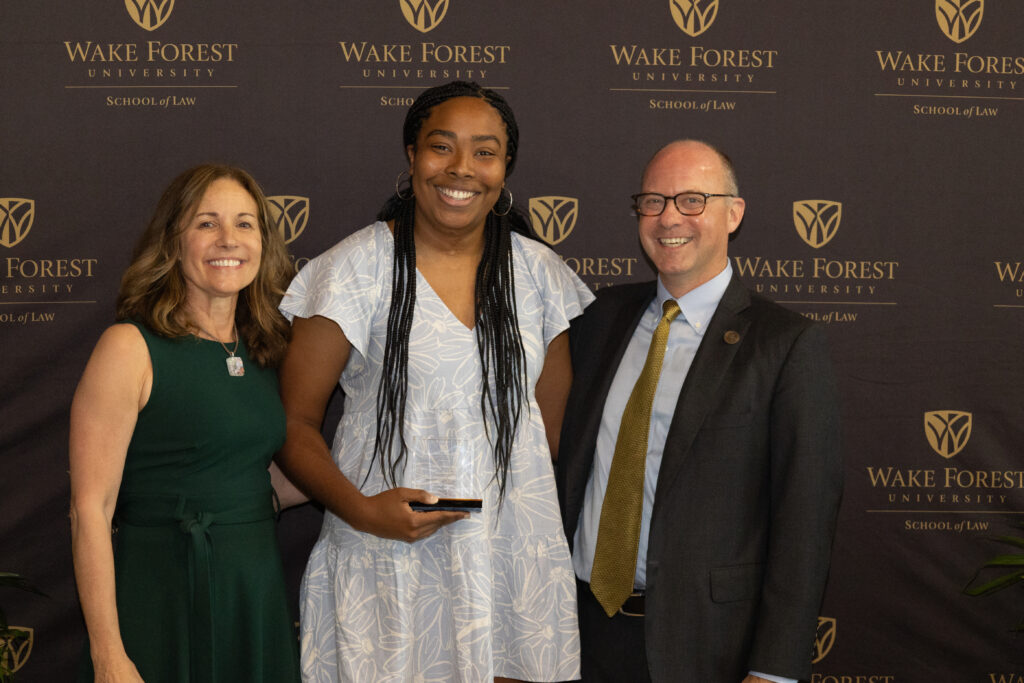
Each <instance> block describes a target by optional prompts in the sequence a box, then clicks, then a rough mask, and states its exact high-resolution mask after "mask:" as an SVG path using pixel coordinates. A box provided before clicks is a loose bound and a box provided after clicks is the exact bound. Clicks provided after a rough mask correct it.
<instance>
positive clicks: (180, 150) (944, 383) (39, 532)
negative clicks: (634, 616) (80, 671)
mask: <svg viewBox="0 0 1024 683" xmlns="http://www.w3.org/2000/svg"><path fill="white" fill-rule="evenodd" d="M139 4H142V5H143V10H144V11H143V12H141V13H140V12H139V11H138V10H137V9H135V7H137V5H136V4H135V3H133V2H132V1H131V0H129V2H127V3H122V2H118V1H117V0H107V1H105V2H89V3H84V2H59V3H39V2H29V1H26V0H5V1H4V2H3V3H2V4H0V222H2V231H0V335H2V336H0V340H2V346H0V353H2V369H0V385H2V390H0V397H2V398H0V411H2V413H0V415H2V417H0V430H2V436H0V448H2V452H0V458H2V459H0V571H13V572H18V573H20V574H23V575H25V576H27V577H29V578H31V579H32V580H33V581H34V582H35V583H36V584H37V585H38V586H39V587H41V588H42V589H43V590H44V591H45V592H46V593H47V594H48V595H49V597H47V598H41V597H38V596H33V595H28V594H21V593H16V592H13V591H10V590H9V589H4V590H2V591H0V605H2V607H3V608H4V610H5V611H6V613H7V615H8V617H9V619H10V621H11V623H13V624H17V625H21V626H24V627H26V628H30V629H32V630H33V640H32V642H31V645H30V646H29V645H25V646H24V647H23V648H22V649H21V650H20V651H19V654H18V666H19V667H20V671H19V672H18V674H17V678H18V680H24V681H58V680H68V679H69V677H70V671H71V670H72V667H73V663H74V661H75V659H76V658H77V656H78V654H79V651H80V647H81V641H82V637H83V628H82V622H81V616H80V613H79V611H78V606H77V601H76V597H75V592H74V583H73V576H72V569H71V558H70V548H69V533H68V521H67V505H68V502H67V501H68V477H67V446H66V443H67V418H68V405H69V402H70V398H71V395H72V392H73V390H74V386H75V383H76V382H77V379H78V377H79V375H80V373H81V371H82V368H83V367H84V364H85V361H86V358H87V357H88V354H89V352H90V350H91V348H92V346H93V344H94V343H95V341H96V339H97V338H98V336H99V334H100V332H101V331H102V330H103V329H104V327H105V326H107V325H108V324H110V323H111V322H112V315H113V301H114V296H115V293H116V289H117V283H118V280H119V277H120V274H121V272H122V270H123V269H124V268H125V266H126V265H127V261H128V255H129V252H130V249H131V246H132V245H133V243H134V241H135V239H136V237H137V236H138V235H139V234H140V232H141V230H142V228H143V226H144V224H145V222H146V221H147V219H148V217H149V214H150V212H151V211H152V209H153V207H154V205H155V203H156V200H157V198H158V196H159V193H160V192H161V191H162V189H163V187H164V186H165V185H166V184H167V183H168V182H169V181H170V179H171V178H172V177H173V176H174V175H176V174H177V173H178V172H180V171H181V170H183V169H184V168H186V167H188V166H190V165H193V164H195V163H198V162H201V161H207V160H222V161H227V162H230V163H235V164H239V165H242V166H244V167H245V168H247V169H249V170H250V171H251V172H252V173H253V174H254V175H255V176H256V177H257V178H258V179H259V180H260V181H261V183H262V184H263V185H264V187H265V189H266V190H267V193H268V195H271V196H273V197H274V201H275V202H276V203H277V205H278V207H279V211H278V214H277V215H278V216H279V217H280V228H281V230H282V231H283V232H284V233H285V235H286V237H287V238H288V239H289V242H290V244H289V247H290V249H291V251H292V254H293V255H294V257H295V258H296V260H297V261H299V262H300V264H301V262H304V261H305V260H306V259H308V258H310V257H312V256H314V255H316V254H317V253H319V252H321V251H322V250H324V249H325V248H326V247H328V246H329V245H331V244H333V243H334V242H336V241H337V240H338V239H340V238H342V237H344V236H345V235H347V234H349V233H351V232H352V231H354V230H356V229H358V228H360V227H362V226H363V225H366V224H367V223H369V222H370V221H371V219H372V217H373V216H374V215H375V213H376V210H377V209H378V207H379V206H380V204H381V203H382V202H383V200H384V199H385V198H386V196H387V195H388V194H389V193H390V192H391V190H392V184H393V182H394V178H395V176H396V175H397V174H398V172H399V171H401V170H402V169H403V168H405V166H406V164H405V161H404V158H403V151H402V145H401V135H400V128H401V121H402V118H403V116H404V113H405V109H406V107H407V106H408V103H409V102H410V101H411V98H412V97H415V95H416V94H417V93H418V92H420V91H421V90H422V89H423V88H425V87H428V86H431V85H436V84H440V83H443V82H446V81H448V80H451V79H453V78H468V79H472V80H476V81H478V82H480V83H482V84H484V85H486V86H489V87H492V88H496V89H499V90H500V91H501V92H502V93H503V94H504V95H505V96H506V97H507V98H508V100H509V101H510V102H511V103H512V105H513V107H514V109H515V111H516V113H517V116H518V118H519V120H520V123H521V127H522V149H521V157H520V161H519V165H518V167H517V169H516V173H515V174H514V175H513V176H512V177H511V179H510V181H509V187H510V189H511V190H512V191H513V192H514V194H515V197H516V201H517V202H518V203H519V204H520V205H521V206H522V207H523V208H524V209H528V210H529V211H530V213H531V217H532V218H533V221H534V226H535V228H536V229H537V230H538V232H539V233H543V235H544V237H545V239H547V241H549V242H550V243H552V244H553V247H554V249H555V250H556V251H558V253H559V254H561V255H562V256H563V258H565V259H566V261H567V262H568V263H569V264H570V265H571V266H572V267H573V268H574V269H576V270H577V272H579V273H580V275H581V276H582V278H583V279H584V281H586V282H587V283H588V284H589V285H591V286H592V287H595V288H597V287H603V286H606V285H609V284H614V283H620V282H628V281H634V280H640V279H647V278H650V277H651V272H650V270H649V269H648V267H647V266H646V264H645V263H644V262H643V260H642V259H641V258H640V250H639V247H638V245H637V241H636V237H635V222H634V220H633V219H632V218H631V217H630V211H629V199H628V197H629V195H630V194H631V193H633V192H635V191H636V190H637V185H638V178H639V173H640V171H641V168H642V166H643V164H644V163H645V162H646V160H647V159H648V158H649V156H650V155H651V154H652V153H653V152H654V151H655V150H656V149H657V148H658V147H660V146H661V145H662V144H663V143H664V142H666V141H668V140H671V139H674V138H678V137H697V138H705V139H708V140H710V141H713V142H716V143H718V144H719V145H720V146H721V147H723V148H724V149H725V150H727V151H728V152H729V153H730V154H731V155H732V157H733V159H734V161H735V164H736V166H737V169H738V171H739V176H740V185H741V191H742V194H743V196H744V197H745V198H746V199H747V207H748V208H747V216H746V220H745V223H744V226H743V228H742V231H741V232H742V234H741V235H740V237H739V239H738V240H737V241H735V242H734V243H733V244H732V246H731V253H732V255H733V259H734V261H733V265H734V267H735V268H737V269H738V271H739V272H740V273H741V274H742V277H743V279H744V280H745V281H746V282H747V283H748V284H749V285H750V286H752V287H754V288H756V289H757V290H759V291H763V292H765V293H767V294H768V295H769V296H771V297H773V298H775V299H776V300H778V301H780V302H782V303H784V304H785V305H787V306H790V307H792V308H794V309H796V310H798V311H800V312H802V313H804V314H805V315H808V316H810V317H812V318H815V319H817V320H820V321H822V323H823V324H826V325H827V326H828V331H829V334H830V337H831V340H832V346H833V355H834V359H835V365H836V368H837V371H838V375H839V380H840V383H841V390H842V397H843V416H844V425H845V462H846V477H847V487H846V495H845V498H844V501H843V506H842V510H841V513H840V520H839V529H838V535H837V538H836V543H835V551H834V558H833V569H832V575H831V579H830V583H829V588H828V592H827V595H826V600H825V604H824V606H823V608H822V620H821V628H820V630H819V636H820V638H819V643H818V646H819V647H818V651H817V652H816V653H808V655H809V656H813V657H815V658H816V659H817V663H816V664H815V671H816V674H815V681H818V682H819V683H853V682H854V681H858V682H860V683H882V682H886V683H889V682H891V681H932V680H941V681H978V682H983V681H984V682H986V683H990V682H993V681H999V682H1002V681H1008V682H1012V683H1020V681H1022V680H1024V640H1022V638H1021V637H1020V636H1014V635H1013V634H1012V633H1011V632H1010V629H1011V628H1012V627H1013V626H1014V625H1015V624H1016V623H1018V621H1019V620H1020V619H1022V618H1024V599H1022V590H1021V587H1020V586H1017V587H1014V588H1012V589H1009V590H1007V591H1003V592H1001V593H996V594H993V595H991V596H988V597H979V598H975V597H968V596H965V595H964V594H963V593H962V589H963V588H964V586H965V585H966V584H967V583H968V582H969V581H970V579H971V578H972V577H973V576H974V574H975V571H976V570H977V569H978V568H979V567H980V566H981V565H983V564H984V563H985V562H986V560H987V559H988V558H990V557H992V556H995V555H996V554H999V553H1000V552H1003V550H1001V549H1000V548H1001V546H1000V545H999V544H998V543H995V542H993V541H991V540H988V537H991V536H998V535H1008V534H1013V533H1016V534H1017V535H1018V536H1019V535H1022V532H1021V530H1020V529H1016V528H1015V527H1014V526H1012V525H1013V524H1015V523H1019V522H1020V521H1022V520H1024V460H1022V458H1021V454H1020V452H1021V444H1022V442H1024V439H1022V431H1024V427H1022V425H1024V407H1022V401H1021V387H1022V379H1024V368H1022V361H1021V358H1022V356H1024V353H1022V352H1024V348H1022V347H1024V343H1022V335H1021V332H1022V320H1024V263H1022V262H1024V243H1022V239H1021V237H1020V232H1021V227H1022V225H1021V208H1022V201H1021V177H1022V175H1024V174H1022V171H1024V162H1022V160H1021V156H1022V152H1024V142H1022V135H1021V122H1022V100H1024V48H1022V47H1021V40H1020V35H1021V31H1022V29H1024V3H1021V2H1012V1H1008V0H986V1H984V2H983V1H982V0H903V1H900V2H894V1H893V0H861V1H860V2H772V3H768V2H757V1H755V0H711V1H707V0H705V1H704V2H701V3H699V5H698V8H697V12H698V14H696V15H695V14H692V10H693V8H692V7H690V3H689V2H686V1H684V0H671V1H669V0H639V1H636V2H631V3H624V2H614V3H613V2H605V1H593V0H591V1H590V2H582V1H580V0H572V1H568V2H541V1H539V0H518V1H516V2H512V1H508V0H505V1H501V0H479V1H477V2H460V1H458V0H387V2H381V1H378V0H373V1H371V0H350V1H348V2H338V1H334V2H326V1H323V0H314V1H311V2H304V3H286V2H270V1H267V0H253V1H250V2H239V1H236V0H207V1H205V2H188V1H187V0H179V1H178V2H177V3H175V2H174V0H162V1H154V0H149V1H148V2H140V3H139ZM686 12H690V13H691V16H690V21H689V22H688V23H687V22H686V21H685V20H684V18H683V13H686ZM949 17H951V18H952V19H949ZM677 18H679V21H677ZM318 526H319V513H318V512H317V510H316V509H315V508H313V507H312V506H310V505H307V506H303V507H302V508H298V509H296V510H292V511H289V512H287V513H285V514H284V516H283V518H282V524H281V537H282V542H283V544H284V547H285V555H286V561H287V564H288V566H289V572H290V574H291V576H292V582H293V589H296V588H295V586H297V577H298V575H299V573H300V572H301V568H302V565H303V562H304V561H305V557H306V553H307V552H308V549H309V547H310V545H311V543H312V541H313V539H314V538H315V536H316V533H317V531H318ZM1004 550H1005V551H1009V550H1010V548H1009V546H1006V547H1005V549H1004ZM998 573H999V572H996V575H998ZM296 590H297V589H296ZM30 648H31V649H30ZM858 676H860V677H862V678H857V677H858Z"/></svg>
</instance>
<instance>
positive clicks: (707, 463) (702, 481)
mask: <svg viewBox="0 0 1024 683" xmlns="http://www.w3.org/2000/svg"><path fill="white" fill-rule="evenodd" d="M655 292H656V287H655V283H653V282H649V283H643V284H635V285H623V286H618V287H611V288H608V289H602V290H598V293H597V300H596V301H595V302H594V303H593V304H591V305H590V306H589V307H588V308H587V310H586V312H585V313H584V315H583V316H581V317H580V318H577V319H576V321H574V323H573V328H572V331H571V341H572V352H573V367H574V372H575V379H574V381H573V386H572V391H571V392H570V396H569V401H568V406H567V408H566V414H565V420H564V422H563V429H562V436H561V445H560V449H559V458H558V466H557V468H558V470H557V477H558V485H559V494H558V495H559V502H560V503H561V505H562V514H563V516H564V524H565V533H566V536H567V538H568V539H569V543H570V544H572V542H573V537H574V535H575V533H576V526H577V524H578V522H579V515H580V509H581V507H582V505H583V496H584V492H585V489H586V484H587V479H588V477H589V474H590V471H591V468H592V465H593V458H594V447H595V442H596V439H597V431H598V425H599V424H600V421H601V412H602V410H603V409H604V403H605V398H606V397H607V395H608V388H609V386H610V385H611V382H612V379H613V377H614V375H615V372H616V369H617V368H618V365H619V361H620V359H621V358H622V354H623V352H624V351H625V349H626V346H627V344H628V343H629V339H630V337H631V335H632V334H633V331H634V329H635V328H636V326H637V324H638V322H639V320H640V317H641V315H642V314H643V311H644V309H645V308H646V307H647V305H648V304H649V303H650V301H651V299H652V298H653V297H654V296H655ZM733 333H735V334H733ZM841 488H842V466H841V453H840V429H839V419H838V401H837V398H836V392H835V384H834V380H833V376H832V372H831V366H830V363H829V358H828V349H827V341H826V338H825V335H824V333H823V331H822V329H821V328H820V327H819V326H817V325H814V324H812V323H811V322H810V321H809V320H807V319H806V318H805V317H804V316H801V315H799V314H797V313H794V312H792V311H789V310H786V309H784V308H782V307H780V306H778V305H776V304H774V303H772V302H771V301H769V300H767V299H765V298H763V297H760V296H758V295H755V294H751V293H750V292H748V291H747V289H746V288H745V287H744V286H743V285H742V284H741V283H740V281H739V279H737V278H736V277H735V276H734V277H733V279H732V281H731V282H730V284H729V287H728V289H727V290H726V292H725V295H724V296H723V298H722V301H721V303H720V304H719V306H718V309H717V310H716V312H715V314H714V316H713V318H712V320H711V322H710V324H709V325H708V328H707V331H706V332H705V334H704V338H703V340H702V342H701V344H700V347H699V348H698V350H697V354H696V356H695V358H694V360H693V364H692V366H691V367H690V371H689V374H688V376H687V378H686V381H685V383H684V384H683V386H682V388H681V391H680V393H679V399H678V402H677V404H676V412H675V416H674V417H673V419H672V424H671V426H670V429H669V432H668V436H667V438H666V443H665V449H664V456H663V460H662V463H661V470H660V472H659V475H658V483H657V488H656V494H655V499H654V508H653V511H652V519H651V531H650V539H649V546H648V555H647V608H646V609H647V616H646V618H645V634H646V643H647V656H648V660H649V662H650V670H651V676H652V679H653V680H654V681H673V682H675V681H684V682H690V683H717V682H719V681H720V682H722V683H739V681H741V680H742V679H743V677H744V676H745V675H746V674H747V672H748V671H761V672H764V673H769V674H775V675H779V676H787V677H791V678H798V679H799V678H804V679H806V678H809V677H810V675H811V657H812V648H813V645H814V635H815V630H816V627H817V616H818V610H819V607H820V604H821V599H822V594H823V592H824V587H825V581H826V578H827V574H828V564H829V556H830V549H831V544H832V535H833V531H834V525H835V519H836V513H837V509H838V505H839V497H840V491H841Z"/></svg>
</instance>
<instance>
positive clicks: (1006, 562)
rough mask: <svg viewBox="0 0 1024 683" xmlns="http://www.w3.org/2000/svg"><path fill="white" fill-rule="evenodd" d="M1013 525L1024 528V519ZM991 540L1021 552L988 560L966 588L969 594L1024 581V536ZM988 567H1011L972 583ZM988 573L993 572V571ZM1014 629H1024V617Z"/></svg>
mask: <svg viewBox="0 0 1024 683" xmlns="http://www.w3.org/2000/svg"><path fill="white" fill-rule="evenodd" d="M1013 526H1016V527H1019V528H1021V529H1024V521H1018V522H1016V523H1015V524H1013ZM989 540H992V541H996V542H997V543H1003V544H1005V545H1008V546H1011V547H1013V548H1017V549H1018V550H1019V551H1020V552H1015V553H1008V554H1004V555H996V556H995V557H993V558H992V559H991V560H989V561H988V562H986V563H985V564H984V565H983V566H982V567H981V568H980V569H979V570H978V571H977V572H975V574H974V578H972V579H971V580H970V581H969V582H968V583H967V586H966V587H965V588H964V593H967V595H975V596H980V595H989V594H990V593H995V592H996V591H1001V590H1003V589H1004V588H1009V587H1010V586H1013V585H1014V584H1017V583H1021V582H1022V581H1024V538H1022V537H1020V536H996V537H990V538H989ZM987 569H1003V570H1005V569H1009V570H1010V571H1009V573H1007V574H1003V575H1002V576H998V577H996V578H993V579H990V580H989V581H986V582H985V583H982V584H978V585H972V584H975V583H976V582H977V581H978V580H979V578H980V577H981V574H982V572H983V571H985V570H987ZM987 573H989V574H991V572H987ZM1013 630H1014V631H1024V618H1022V619H1021V620H1020V622H1019V623H1018V624H1017V625H1016V626H1015V627H1014V628H1013Z"/></svg>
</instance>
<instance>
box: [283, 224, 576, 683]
mask: <svg viewBox="0 0 1024 683" xmlns="http://www.w3.org/2000/svg"><path fill="white" fill-rule="evenodd" d="M512 238H513V240H512V254H513V274H514V278H515V296H516V305H517V307H518V316H519V327H520V333H521V335H522V339H523V346H524V349H525V352H526V359H527V374H528V380H529V384H528V391H529V413H528V414H527V413H525V412H524V416H523V419H522V420H521V423H520V428H519V431H518V432H517V435H516V439H515V445H514V448H513V453H512V457H511V464H510V467H509V472H508V484H507V490H506V494H505V499H504V502H503V503H502V505H501V506H500V507H499V504H498V490H497V485H496V483H495V481H494V472H495V468H494V462H493V455H492V450H491V447H490V445H489V442H488V440H487V435H486V433H485V429H484V422H483V416H482V413H481V409H480V395H481V370H480V359H479V356H478V351H477V346H476V336H475V332H474V331H473V330H471V329H469V328H467V327H466V326H465V325H464V324H463V323H462V322H460V321H459V320H458V319H457V318H456V317H455V315H454V314H453V313H452V312H451V311H450V310H449V309H448V308H447V306H445V304H444V302H443V301H442V300H441V299H440V298H439V297H438V296H437V295H436V294H435V293H434V291H433V290H432V289H431V288H430V286H429V284H428V283H427V281H426V280H425V279H424V278H423V276H422V275H421V274H419V273H418V272H417V277H416V307H415V311H414V315H413V325H412V329H411V332H410V335H409V361H408V376H409V379H408V397H407V404H406V413H405V438H406V442H407V444H408V448H409V450H408V456H407V462H406V465H405V467H404V471H403V473H401V474H400V481H399V484H400V485H402V486H410V487H414V488H429V487H428V486H425V485H424V482H435V483H436V484H437V486H439V487H450V488H451V489H452V490H451V491H450V492H448V493H450V494H451V495H459V496H460V497H482V498H483V510H482V511H480V512H476V513H473V514H471V515H470V518H469V519H466V520H460V521H458V522H455V523H454V524H450V525H448V526H446V527H444V528H442V529H441V530H439V531H438V532H437V533H435V534H434V535H432V536H430V537H429V538H426V539H423V540H420V541H417V542H415V543H405V542H402V541H394V540H388V539H383V538H379V537H377V536H374V535H371V534H367V533H363V532H359V531H356V530H355V529H353V528H352V527H350V526H349V525H348V524H346V523H345V522H344V521H342V520H341V519H339V518H338V517H336V516H335V515H333V514H331V513H330V512H329V511H328V512H326V513H325V515H324V523H323V528H322V530H321V533H320V537H319V539H318V541H317V543H316V545H315V547H314V548H313V551H312V553H311V555H310V558H309V563H308V565H307V567H306V571H305V575H304V577H303V581H302V589H301V597H300V607H301V613H302V638H301V646H300V650H301V659H302V673H303V678H304V680H307V681H324V682H327V681H330V682H332V683H333V682H334V681H374V682H376V681H424V682H428V681H444V682H445V683H448V682H450V681H466V682H473V683H478V682H480V681H490V680H491V679H492V678H493V677H494V676H507V677H511V678H517V679H522V680H531V681H561V680H569V679H574V678H578V676H579V636H578V631H577V618H576V597H575V595H576V585H575V577H574V575H573V569H572V564H571V561H570V557H569V550H568V545H567V543H566V540H565V537H564V534H563V532H562V525H561V521H560V517H559V510H558V501H557V498H556V495H555V480H554V473H553V468H552V463H551V455H550V451H549V449H548V445H547V440H546V437H545V432H544V424H543V422H542V420H541V415H540V409H539V408H538V406H537V401H536V398H535V396H534V388H535V386H536V382H537V378H538V376H539V375H540V371H541V368H542V366H543V363H544V356H545V353H546V349H547V345H548V344H549V343H550V342H551V340H552V339H554V338H555V337H556V336H557V335H558V334H559V333H560V332H562V331H564V330H566V329H568V326H569V321H570V320H571V319H572V318H574V317H576V316H577V315H579V314H580V313H582V311H583V308H584V307H585V306H586V305H588V304H589V303H590V302H591V301H592V300H593V294H591V292H590V290H589V289H587V287H586V285H584V284H583V283H582V282H581V281H580V280H579V278H578V277H576V275H575V273H573V272H572V270H570V269H569V268H568V267H567V266H566V265H565V264H564V263H563V262H562V261H561V259H560V258H559V257H558V256H557V255H556V254H555V253H554V252H553V251H551V250H550V249H548V248H547V247H546V246H545V245H543V244H541V243H539V242H535V241H533V240H530V239H528V238H524V237H522V236H520V235H516V234H513V236H512ZM393 252H394V247H393V238H392V235H391V232H390V230H389V229H388V226H387V225H386V224H385V223H382V222H378V223H375V224H373V225H371V226H369V227H366V228H364V229H362V230H360V231H358V232H356V233H354V234H353V235H351V236H350V237H348V238H346V239H345V240H343V241H341V242H340V243H338V244H337V245H335V246H334V247H333V248H331V249H330V250H328V251H327V252H325V253H323V254H321V255H320V256H319V257H317V258H315V259H313V260H312V261H310V263H309V264H308V265H307V266H306V267H305V268H304V269H303V270H302V271H301V272H300V273H299V274H298V276H297V277H296V278H295V280H294V281H293V282H292V284H291V287H290V288H289V290H288V293H287V294H286V295H285V297H284V300H283V301H282V303H281V310H282V311H283V312H284V313H285V314H286V315H287V316H289V317H295V316H299V317H311V316H314V315H320V316H324V317H326V318H329V319H330V320H333V321H335V322H336V323H338V325H339V326H340V327H341V329H342V331H343V332H344V333H345V336H346V337H347V338H348V340H349V342H350V343H351V345H352V351H351V354H350V357H349V361H348V364H347V366H346V367H345V370H344V372H343V373H342V375H341V378H340V385H341V388H342V390H343V391H344V394H345V408H344V415H343V417H342V419H341V421H340V423H339V424H338V427H337V431H336V432H335V437H334V444H333V448H332V452H333V456H334V460H335V462H336V463H337V465H338V467H339V468H340V470H341V471H342V473H343V474H344V475H345V476H346V477H347V478H348V479H349V480H350V481H351V482H352V483H353V484H355V485H356V486H359V487H360V489H361V490H362V492H363V493H364V494H366V495H373V494H376V493H379V492H380V491H383V490H386V489H387V488H390V487H389V486H388V485H387V484H385V482H384V478H383V476H382V474H381V471H380V467H379V464H378V463H377V462H374V461H372V456H373V446H374V436H375V433H376V420H377V395H378V388H379V385H380V376H381V364H382V359H383V355H384V344H385V340H386V338H387V317H388V310H389V307H390V304H391V277H392V263H393ZM438 463H440V466H438ZM431 466H432V467H433V469H431ZM438 471H440V472H442V474H438V475H436V476H435V473H436V472H438ZM445 472H448V473H450V472H457V475H456V476H451V477H448V478H447V479H446V475H445V474H443V473H445ZM433 492H435V493H438V492H439V491H437V490H434V491H433ZM440 493H446V491H440Z"/></svg>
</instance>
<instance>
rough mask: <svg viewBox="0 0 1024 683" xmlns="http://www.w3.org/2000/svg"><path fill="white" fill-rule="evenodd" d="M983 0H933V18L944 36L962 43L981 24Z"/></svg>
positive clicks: (983, 7)
mask: <svg viewBox="0 0 1024 683" xmlns="http://www.w3.org/2000/svg"><path fill="white" fill-rule="evenodd" d="M984 13H985V0H935V19H936V21H938V22H939V28H940V29H942V32H943V33H945V34H946V37H947V38H949V39H950V40H952V41H953V42H954V43H957V44H959V43H962V42H964V41H965V40H967V39H968V38H970V37H971V36H973V35H974V33H975V31H977V30H978V27H979V26H981V16H982V15H983V14H984Z"/></svg>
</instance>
